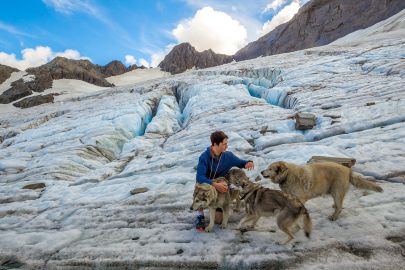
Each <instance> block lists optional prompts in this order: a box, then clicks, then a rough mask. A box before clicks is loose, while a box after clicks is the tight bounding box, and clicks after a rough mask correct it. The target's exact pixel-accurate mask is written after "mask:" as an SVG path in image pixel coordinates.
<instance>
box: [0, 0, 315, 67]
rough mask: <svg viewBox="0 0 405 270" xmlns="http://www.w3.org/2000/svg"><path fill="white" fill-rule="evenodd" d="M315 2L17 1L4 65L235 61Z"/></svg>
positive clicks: (3, 15) (5, 5)
mask: <svg viewBox="0 0 405 270" xmlns="http://www.w3.org/2000/svg"><path fill="white" fill-rule="evenodd" d="M307 1H308V0H257V1H238V0H234V1H231V0H218V1H214V0H199V1H198V0H165V1H163V0H143V1H141V0H132V1H129V0H122V1H119V0H103V1H101V0H100V1H95V0H42V1H41V0H31V1H27V0H13V1H3V2H2V8H1V10H0V64H4V65H9V66H14V67H17V68H19V69H25V68H27V67H31V66H38V65H41V64H44V63H46V62H48V61H50V60H52V59H53V58H54V57H55V56H58V55H60V56H65V57H68V58H72V59H81V58H84V59H90V60H91V61H92V62H93V63H96V64H100V65H105V64H107V63H108V62H110V61H112V60H115V59H116V60H120V61H122V62H123V63H124V64H126V65H130V64H134V63H135V64H137V65H141V64H144V65H147V66H148V65H149V66H156V65H157V64H158V63H159V62H160V61H161V60H162V59H163V57H164V55H166V54H167V53H168V52H169V51H170V49H171V48H172V47H173V46H174V45H176V44H179V43H181V42H190V43H191V44H192V45H193V46H195V47H196V49H197V50H199V51H202V50H205V49H209V48H211V49H213V50H214V51H215V52H217V53H226V54H233V53H235V52H236V51H237V50H238V49H240V48H242V47H243V46H245V45H246V44H247V43H248V42H251V41H254V40H256V39H257V38H259V37H260V36H261V35H263V34H264V33H266V32H268V31H269V30H271V29H273V28H274V27H275V26H277V25H278V24H280V23H282V22H285V21H287V20H288V19H290V18H291V17H292V16H293V15H294V14H295V13H296V12H297V10H298V8H299V7H300V6H302V5H303V4H304V3H305V2H307Z"/></svg>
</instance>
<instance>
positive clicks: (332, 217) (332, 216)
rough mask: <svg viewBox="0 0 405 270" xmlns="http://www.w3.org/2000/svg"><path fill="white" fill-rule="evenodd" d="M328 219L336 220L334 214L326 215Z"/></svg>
mask: <svg viewBox="0 0 405 270" xmlns="http://www.w3.org/2000/svg"><path fill="white" fill-rule="evenodd" d="M328 219H329V220H330V221H335V220H337V216H335V215H330V216H329V217H328Z"/></svg>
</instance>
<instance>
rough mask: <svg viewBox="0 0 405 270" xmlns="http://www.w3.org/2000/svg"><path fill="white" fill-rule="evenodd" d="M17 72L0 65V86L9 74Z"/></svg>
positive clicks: (14, 69)
mask: <svg viewBox="0 0 405 270" xmlns="http://www.w3.org/2000/svg"><path fill="white" fill-rule="evenodd" d="M16 71H19V70H18V69H16V68H13V67H9V66H5V65H1V64H0V84H2V83H3V82H4V81H5V80H7V79H8V78H9V77H10V75H11V73H13V72H16Z"/></svg>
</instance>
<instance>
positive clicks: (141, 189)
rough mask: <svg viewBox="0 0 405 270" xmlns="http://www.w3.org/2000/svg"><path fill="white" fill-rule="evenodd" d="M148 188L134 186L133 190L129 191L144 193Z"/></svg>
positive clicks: (133, 193) (132, 193)
mask: <svg viewBox="0 0 405 270" xmlns="http://www.w3.org/2000/svg"><path fill="white" fill-rule="evenodd" d="M148 190H149V188H146V187H143V188H134V189H133V190H131V191H130V193H131V195H135V194H139V193H144V192H147V191H148Z"/></svg>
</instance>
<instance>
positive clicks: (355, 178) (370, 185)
mask: <svg viewBox="0 0 405 270" xmlns="http://www.w3.org/2000/svg"><path fill="white" fill-rule="evenodd" d="M350 183H352V184H353V186H355V187H358V188H362V189H369V190H374V191H377V192H383V189H382V188H381V187H380V186H379V185H377V184H376V183H374V182H372V181H370V180H367V179H365V178H364V177H363V176H362V175H361V174H359V173H356V172H351V174H350Z"/></svg>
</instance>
